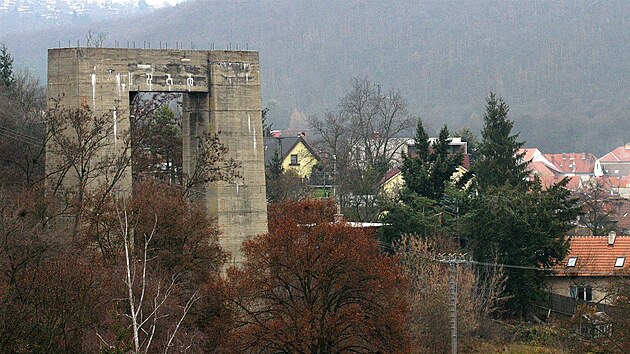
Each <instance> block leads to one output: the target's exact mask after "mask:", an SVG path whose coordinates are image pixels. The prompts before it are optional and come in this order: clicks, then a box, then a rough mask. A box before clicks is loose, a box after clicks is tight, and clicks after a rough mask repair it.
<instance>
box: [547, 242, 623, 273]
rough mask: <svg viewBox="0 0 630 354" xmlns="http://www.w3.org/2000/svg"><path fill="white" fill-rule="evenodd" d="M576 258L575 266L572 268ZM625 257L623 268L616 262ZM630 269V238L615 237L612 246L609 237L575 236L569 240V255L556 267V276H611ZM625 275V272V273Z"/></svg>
mask: <svg viewBox="0 0 630 354" xmlns="http://www.w3.org/2000/svg"><path fill="white" fill-rule="evenodd" d="M574 257H575V265H573V266H571V263H570V262H573V259H574ZM620 257H625V259H624V261H623V266H621V267H615V262H617V261H618V259H619V258H620ZM629 269H630V236H619V235H617V236H616V237H615V240H614V243H613V244H612V245H609V244H608V236H573V237H571V238H570V240H569V254H568V255H567V257H566V258H565V259H564V260H563V261H562V262H560V263H558V264H557V265H556V267H555V275H556V276H578V277H588V276H611V275H613V276H614V275H621V274H620V272H621V271H623V270H626V271H627V270H629ZM624 273H625V272H624Z"/></svg>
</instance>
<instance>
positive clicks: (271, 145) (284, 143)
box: [265, 136, 319, 165]
mask: <svg viewBox="0 0 630 354" xmlns="http://www.w3.org/2000/svg"><path fill="white" fill-rule="evenodd" d="M299 142H302V144H304V146H305V147H306V149H308V151H309V152H310V153H311V155H313V157H315V159H316V160H319V156H318V155H317V153H316V152H315V150H313V148H312V147H311V146H310V145H309V144H307V143H306V140H304V138H303V137H301V136H290V137H267V138H265V165H268V164H270V163H271V161H272V160H273V156H274V155H275V153H276V152H277V153H278V156H280V160H284V159H285V158H286V157H287V156H288V155H289V154H290V153H291V151H293V148H295V146H296V145H297V144H298V143H299Z"/></svg>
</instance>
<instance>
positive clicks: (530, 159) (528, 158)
mask: <svg viewBox="0 0 630 354" xmlns="http://www.w3.org/2000/svg"><path fill="white" fill-rule="evenodd" d="M518 154H524V155H523V161H525V162H527V163H529V165H528V166H527V168H528V169H529V170H531V171H532V172H536V171H537V170H536V168H540V167H542V166H543V165H544V166H545V167H546V168H545V169H543V170H541V171H539V172H541V173H542V174H546V173H545V172H549V171H551V172H552V173H554V174H560V173H562V172H563V171H562V170H561V169H560V168H559V167H558V166H556V165H554V164H553V163H552V162H551V161H549V160H548V159H547V158H546V157H545V155H543V154H542V152H540V150H538V148H521V149H518Z"/></svg>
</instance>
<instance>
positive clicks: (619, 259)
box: [615, 257, 626, 267]
mask: <svg viewBox="0 0 630 354" xmlns="http://www.w3.org/2000/svg"><path fill="white" fill-rule="evenodd" d="M625 261H626V257H617V260H616V261H615V267H623V263H624V262H625Z"/></svg>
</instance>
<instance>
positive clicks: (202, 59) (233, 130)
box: [47, 48, 267, 263]
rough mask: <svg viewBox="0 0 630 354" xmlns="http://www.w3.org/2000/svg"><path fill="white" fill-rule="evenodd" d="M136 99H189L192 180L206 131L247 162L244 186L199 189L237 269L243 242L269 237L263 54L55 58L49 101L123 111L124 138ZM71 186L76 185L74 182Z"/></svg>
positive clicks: (59, 53)
mask: <svg viewBox="0 0 630 354" xmlns="http://www.w3.org/2000/svg"><path fill="white" fill-rule="evenodd" d="M136 92H183V93H184V117H183V151H184V156H183V160H184V172H185V173H186V172H188V171H190V170H191V169H192V168H194V166H193V163H194V159H193V158H191V156H194V153H195V151H194V147H195V146H196V140H195V139H196V137H197V136H199V135H201V133H202V132H204V131H208V132H221V134H220V138H221V141H222V142H223V143H224V144H226V145H227V147H228V149H229V156H230V157H233V158H234V159H236V160H237V161H238V162H240V163H241V165H242V175H243V179H242V180H240V181H238V183H232V184H230V183H226V182H218V183H212V184H209V185H207V186H200V187H199V188H198V190H199V191H200V192H201V197H202V198H204V199H205V201H206V207H207V211H208V214H209V215H210V216H211V217H216V218H217V221H218V224H219V226H220V228H221V230H222V232H223V234H222V236H221V237H220V243H221V246H222V247H223V248H224V249H225V250H226V251H228V252H230V253H231V255H232V259H231V261H232V262H235V263H239V262H240V261H241V254H240V245H241V243H242V242H243V241H244V240H245V239H248V238H250V237H252V236H254V235H257V234H260V233H265V232H267V204H266V196H265V175H264V173H265V172H264V162H263V161H264V150H263V149H264V141H263V137H262V123H261V99H260V77H259V60H258V53H257V52H249V51H191V50H156V49H153V50H152V49H148V50H147V49H119V48H63V49H50V50H49V51H48V97H49V98H52V99H58V100H59V102H60V103H61V104H62V105H64V106H67V107H69V108H78V107H81V106H82V105H88V106H89V107H90V108H91V109H92V112H94V114H97V115H112V112H114V111H115V112H116V122H117V131H118V132H120V133H121V134H122V132H125V131H127V130H128V129H129V108H130V94H131V95H133V94H135V93H136ZM49 101H50V100H49ZM112 142H113V139H112ZM110 149H114V151H115V149H116V148H115V147H110ZM50 161H51V163H52V162H53V161H54V158H51V160H50ZM47 167H48V166H47ZM66 183H72V178H71V176H68V177H67V178H66ZM119 184H120V186H119V188H120V189H121V190H130V188H131V170H130V168H129V169H128V171H126V172H125V175H124V177H123V178H122V180H121V181H120V182H119Z"/></svg>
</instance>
